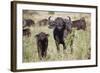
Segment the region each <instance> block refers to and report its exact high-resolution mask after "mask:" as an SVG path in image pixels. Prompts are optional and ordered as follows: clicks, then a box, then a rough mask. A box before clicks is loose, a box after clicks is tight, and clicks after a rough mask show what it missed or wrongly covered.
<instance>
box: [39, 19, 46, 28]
mask: <svg viewBox="0 0 100 73" xmlns="http://www.w3.org/2000/svg"><path fill="white" fill-rule="evenodd" d="M47 24H48V19H42V20H40V21H39V26H45V25H47Z"/></svg>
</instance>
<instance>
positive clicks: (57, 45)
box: [56, 41, 60, 52]
mask: <svg viewBox="0 0 100 73" xmlns="http://www.w3.org/2000/svg"><path fill="white" fill-rule="evenodd" d="M56 47H57V51H58V52H59V50H60V49H59V43H58V42H57V41H56Z"/></svg>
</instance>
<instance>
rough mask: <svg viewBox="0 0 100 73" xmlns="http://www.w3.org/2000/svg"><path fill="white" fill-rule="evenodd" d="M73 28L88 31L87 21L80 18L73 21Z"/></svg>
mask: <svg viewBox="0 0 100 73" xmlns="http://www.w3.org/2000/svg"><path fill="white" fill-rule="evenodd" d="M72 27H76V28H77V30H80V29H83V30H85V29H86V21H85V18H80V19H79V20H75V21H72Z"/></svg>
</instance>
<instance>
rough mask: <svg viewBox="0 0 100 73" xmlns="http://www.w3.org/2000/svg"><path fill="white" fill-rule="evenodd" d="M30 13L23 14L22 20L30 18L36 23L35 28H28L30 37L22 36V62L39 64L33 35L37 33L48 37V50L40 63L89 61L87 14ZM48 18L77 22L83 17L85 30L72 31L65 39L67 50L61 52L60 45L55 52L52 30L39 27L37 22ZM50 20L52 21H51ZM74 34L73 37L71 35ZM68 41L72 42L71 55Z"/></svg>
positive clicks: (46, 27)
mask: <svg viewBox="0 0 100 73" xmlns="http://www.w3.org/2000/svg"><path fill="white" fill-rule="evenodd" d="M30 13H32V11H30V10H29V11H27V12H25V13H24V12H23V18H24V19H27V18H31V19H32V20H34V21H35V22H36V24H35V26H32V27H30V30H31V36H30V37H29V38H28V37H25V36H23V41H22V42H23V62H39V61H40V60H39V57H38V52H37V44H36V38H35V35H36V34H38V33H39V32H45V33H48V34H49V35H50V36H49V37H48V40H49V42H48V50H47V57H46V58H45V59H44V60H42V61H58V60H59V61H61V60H66V61H67V60H86V59H89V58H90V56H91V54H90V53H91V47H90V46H91V45H90V42H91V38H90V37H91V31H90V29H91V28H90V27H91V15H90V14H88V13H67V12H66V13H65V12H54V13H52V14H51V13H50V12H45V11H36V13H34V11H33V14H30ZM49 16H53V18H56V17H59V16H60V17H63V18H66V17H67V16H70V17H71V19H72V20H77V19H79V18H81V17H85V19H86V23H87V29H86V31H84V30H75V29H73V33H71V34H69V35H68V36H67V37H66V38H65V43H66V46H67V49H66V50H65V51H63V46H62V45H60V52H59V53H58V52H57V49H56V45H55V41H54V38H53V29H49V28H48V25H46V26H39V25H38V21H39V20H41V19H43V18H48V17H49ZM53 18H52V19H53ZM73 34H74V37H72V36H71V35H73ZM70 40H73V45H72V49H73V52H72V53H71V47H70Z"/></svg>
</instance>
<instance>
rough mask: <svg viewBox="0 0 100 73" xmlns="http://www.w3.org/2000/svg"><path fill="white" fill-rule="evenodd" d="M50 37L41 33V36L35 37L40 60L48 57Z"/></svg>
mask: <svg viewBox="0 0 100 73" xmlns="http://www.w3.org/2000/svg"><path fill="white" fill-rule="evenodd" d="M48 36H49V34H46V33H44V32H40V33H39V34H37V35H35V37H36V41H37V49H38V55H39V58H40V59H42V58H45V57H46V55H47V48H48Z"/></svg>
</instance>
